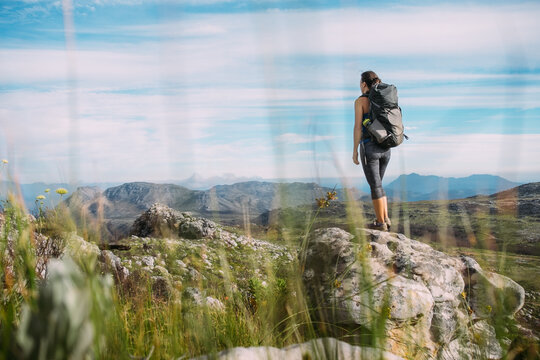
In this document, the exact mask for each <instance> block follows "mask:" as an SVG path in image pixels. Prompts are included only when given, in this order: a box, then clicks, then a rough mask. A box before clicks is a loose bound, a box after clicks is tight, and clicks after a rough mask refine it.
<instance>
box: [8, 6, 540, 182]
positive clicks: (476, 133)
mask: <svg viewBox="0 0 540 360" xmlns="http://www.w3.org/2000/svg"><path fill="white" fill-rule="evenodd" d="M539 17H540V3H538V2H522V1H513V2H509V1H505V2H503V1H497V0H494V1H478V2H474V1H466V2H460V1H454V2H451V3H446V2H439V1H409V2H407V1H377V2H372V1H322V0H321V1H279V0H250V1H235V0H178V1H172V0H109V1H107V0H81V1H78V0H73V1H71V0H64V1H55V0H18V1H13V0H1V1H0V158H2V159H6V160H8V161H9V163H8V164H7V165H4V166H3V168H2V170H1V173H0V174H1V176H3V177H4V178H5V177H8V176H9V177H11V178H14V179H15V180H17V181H19V182H21V183H30V182H37V181H44V182H76V181H79V182H115V181H118V182H124V181H126V182H127V181H155V182H158V181H165V180H173V179H185V178H188V177H189V176H191V175H192V174H193V173H197V174H200V175H201V176H203V177H211V176H219V175H222V174H234V175H235V176H239V177H258V178H265V179H270V178H312V179H317V178H321V177H343V178H355V177H362V176H363V173H362V169H361V167H359V166H356V165H354V164H353V162H352V148H353V131H352V130H353V125H354V100H355V99H356V97H358V96H359V95H360V87H359V80H360V75H361V73H362V72H363V71H366V70H373V71H375V72H376V73H377V74H378V75H379V77H380V78H381V79H382V81H383V82H387V83H391V84H394V85H396V86H397V88H398V92H399V103H400V106H401V108H402V111H403V121H404V124H405V129H406V131H405V132H406V134H407V135H408V136H409V140H406V141H405V142H404V144H402V145H400V146H399V147H397V148H395V149H392V159H391V161H390V165H389V167H388V170H387V177H395V176H398V175H399V174H403V173H411V172H415V173H420V174H424V175H440V176H468V175H471V174H494V175H500V176H503V177H506V178H508V179H510V180H514V181H523V182H526V181H539V180H540V161H538V157H540V121H539V120H540V36H538V34H540V25H539V24H540V23H539V22H538V21H537V19H538V18H539Z"/></svg>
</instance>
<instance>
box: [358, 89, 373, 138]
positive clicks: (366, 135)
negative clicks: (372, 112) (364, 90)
mask: <svg viewBox="0 0 540 360" xmlns="http://www.w3.org/2000/svg"><path fill="white" fill-rule="evenodd" d="M360 97H366V98H367V97H368V94H362V95H360ZM368 118H369V112H367V113H364V114H362V137H361V138H360V140H367V139H371V135H370V134H369V131H367V129H366V127H365V126H364V120H366V119H368Z"/></svg>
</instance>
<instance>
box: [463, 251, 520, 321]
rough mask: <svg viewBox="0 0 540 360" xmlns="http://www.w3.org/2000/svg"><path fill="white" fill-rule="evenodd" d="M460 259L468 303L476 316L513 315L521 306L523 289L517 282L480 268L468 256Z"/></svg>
mask: <svg viewBox="0 0 540 360" xmlns="http://www.w3.org/2000/svg"><path fill="white" fill-rule="evenodd" d="M462 260H464V264H465V269H464V271H463V275H464V277H465V281H466V283H467V289H468V290H469V294H468V299H469V303H470V306H471V308H472V309H473V311H474V313H475V314H476V315H477V316H480V317H490V316H493V315H502V316H513V315H514V314H515V313H516V312H517V311H518V310H519V309H521V308H522V307H523V304H524V303H525V290H524V289H523V287H521V286H520V285H519V284H518V283H516V282H515V281H514V280H512V279H510V278H508V277H506V276H503V275H499V274H496V273H493V272H489V271H484V270H482V269H481V268H480V266H478V263H476V262H475V261H474V260H472V259H470V258H462ZM471 260H472V261H474V262H472V261H471ZM501 299H503V301H502V302H501Z"/></svg>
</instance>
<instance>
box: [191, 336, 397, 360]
mask: <svg viewBox="0 0 540 360" xmlns="http://www.w3.org/2000/svg"><path fill="white" fill-rule="evenodd" d="M209 359H219V360H268V359H281V360H299V359H321V360H325V359H328V360H330V359H340V360H356V359H381V360H403V358H401V357H399V356H397V355H394V354H392V353H390V352H388V351H383V350H380V349H375V348H372V347H362V346H354V345H350V344H348V343H346V342H344V341H340V340H337V339H334V338H319V339H315V340H311V341H306V342H304V343H302V344H294V345H290V346H287V347H285V348H282V349H278V348H275V347H272V346H258V347H249V348H245V347H235V348H232V349H227V350H223V351H221V352H219V353H217V354H216V355H215V356H214V355H203V356H199V357H196V358H193V359H192V360H209Z"/></svg>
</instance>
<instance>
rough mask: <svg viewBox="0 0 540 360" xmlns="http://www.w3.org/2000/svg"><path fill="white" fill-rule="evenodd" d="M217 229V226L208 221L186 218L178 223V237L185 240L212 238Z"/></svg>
mask: <svg viewBox="0 0 540 360" xmlns="http://www.w3.org/2000/svg"><path fill="white" fill-rule="evenodd" d="M217 228H218V226H217V224H216V223H215V222H213V221H210V220H208V219H204V218H195V217H188V218H186V219H184V220H183V221H182V222H181V223H180V226H179V229H178V235H179V236H181V237H183V238H186V239H202V238H206V237H211V236H213V235H214V233H215V232H216V229H217Z"/></svg>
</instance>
